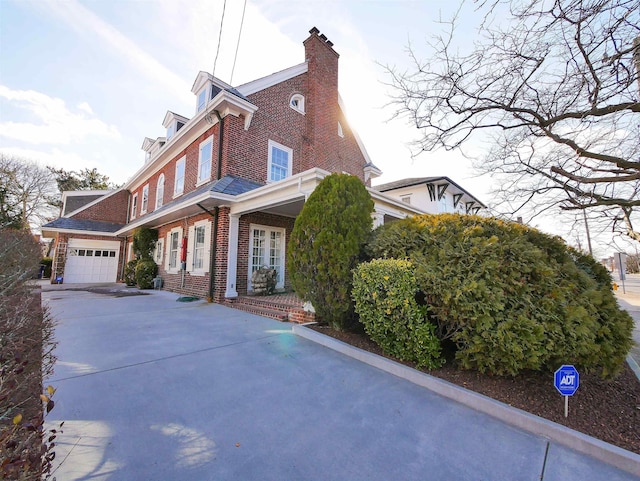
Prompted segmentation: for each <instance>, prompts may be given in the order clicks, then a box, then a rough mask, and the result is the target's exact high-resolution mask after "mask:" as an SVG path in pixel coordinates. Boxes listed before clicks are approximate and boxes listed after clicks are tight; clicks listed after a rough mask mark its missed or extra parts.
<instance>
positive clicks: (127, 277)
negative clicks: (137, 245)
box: [124, 259, 138, 287]
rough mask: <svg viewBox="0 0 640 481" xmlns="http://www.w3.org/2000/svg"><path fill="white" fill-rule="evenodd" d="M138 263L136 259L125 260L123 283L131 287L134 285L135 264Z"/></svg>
mask: <svg viewBox="0 0 640 481" xmlns="http://www.w3.org/2000/svg"><path fill="white" fill-rule="evenodd" d="M137 264H138V260H137V259H133V260H131V261H129V262H127V265H126V266H125V268H124V283H125V284H126V285H128V286H129V287H133V286H135V285H136V265H137Z"/></svg>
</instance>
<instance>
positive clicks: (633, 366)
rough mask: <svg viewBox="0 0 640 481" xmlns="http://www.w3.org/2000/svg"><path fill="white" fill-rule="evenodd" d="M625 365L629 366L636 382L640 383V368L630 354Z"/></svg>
mask: <svg viewBox="0 0 640 481" xmlns="http://www.w3.org/2000/svg"><path fill="white" fill-rule="evenodd" d="M627 364H629V367H630V368H631V370H632V371H633V373H634V374H635V375H636V377H637V378H638V381H640V366H638V363H637V362H636V360H635V359H634V358H633V357H631V354H629V355H628V356H627Z"/></svg>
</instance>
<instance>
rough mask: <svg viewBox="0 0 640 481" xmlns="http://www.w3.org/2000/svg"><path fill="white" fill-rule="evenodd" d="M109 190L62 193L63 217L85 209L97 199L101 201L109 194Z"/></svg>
mask: <svg viewBox="0 0 640 481" xmlns="http://www.w3.org/2000/svg"><path fill="white" fill-rule="evenodd" d="M111 192H112V191H111V190H79V191H76V190H73V191H65V192H63V193H62V204H63V206H64V210H63V212H62V215H63V216H66V215H68V214H70V213H72V212H75V211H77V210H80V209H82V208H83V207H87V206H88V205H89V204H91V203H95V201H97V200H98V199H101V198H102V197H104V196H105V195H107V194H110V193H111Z"/></svg>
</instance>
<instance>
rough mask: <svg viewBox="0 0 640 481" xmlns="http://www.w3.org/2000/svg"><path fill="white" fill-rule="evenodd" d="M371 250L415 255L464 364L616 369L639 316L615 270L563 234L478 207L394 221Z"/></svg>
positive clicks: (423, 285)
mask: <svg viewBox="0 0 640 481" xmlns="http://www.w3.org/2000/svg"><path fill="white" fill-rule="evenodd" d="M369 250H370V253H371V255H373V256H375V257H390V258H398V259H410V260H411V261H412V262H413V264H414V265H415V268H416V279H417V282H418V286H419V288H420V289H421V290H422V291H423V292H424V295H425V298H426V300H427V304H428V305H429V311H428V316H429V318H430V319H431V320H432V321H433V322H434V323H435V324H436V326H437V334H438V336H439V337H440V339H451V340H452V341H453V342H454V343H455V345H456V349H457V351H456V359H457V360H458V362H459V363H460V365H461V366H463V367H465V368H472V369H478V370H480V371H482V372H490V373H494V374H512V375H515V374H517V373H518V372H520V371H522V370H524V369H536V370H537V369H548V370H555V369H556V368H557V367H558V366H559V365H561V364H575V365H577V366H580V367H582V368H583V369H585V370H596V369H597V370H600V372H601V374H602V375H603V376H612V375H614V374H615V373H617V372H618V371H619V370H620V369H621V368H622V363H623V361H624V358H625V356H626V353H627V352H628V351H629V349H630V347H631V330H632V326H633V322H632V320H631V318H630V316H629V315H628V314H627V313H626V312H624V311H622V310H620V309H619V308H618V306H617V303H616V300H615V297H614V296H613V292H612V290H611V284H610V277H609V276H608V275H607V274H606V273H605V272H604V268H600V267H598V266H597V263H596V262H595V261H594V260H592V259H590V258H588V257H587V256H583V255H580V254H578V253H577V252H575V251H573V250H571V249H570V248H568V247H567V246H566V245H565V244H564V242H563V241H562V240H561V239H559V238H557V237H552V236H549V235H547V234H543V233H541V232H539V231H537V230H535V229H530V228H528V227H526V226H523V225H520V224H515V223H509V222H503V221H500V220H497V219H489V218H483V217H478V216H461V215H456V214H440V215H424V216H417V217H414V218H411V219H405V220H401V221H397V222H394V223H391V224H388V225H385V226H383V227H381V228H380V229H378V230H377V231H376V234H375V237H374V239H373V240H372V241H371V243H370V245H369Z"/></svg>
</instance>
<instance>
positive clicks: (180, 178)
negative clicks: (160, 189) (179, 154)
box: [174, 159, 184, 194]
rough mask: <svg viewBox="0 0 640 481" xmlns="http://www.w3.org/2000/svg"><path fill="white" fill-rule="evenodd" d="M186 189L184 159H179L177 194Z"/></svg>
mask: <svg viewBox="0 0 640 481" xmlns="http://www.w3.org/2000/svg"><path fill="white" fill-rule="evenodd" d="M183 190H184V159H181V160H179V161H178V162H177V163H176V181H175V188H174V193H175V194H182V192H183Z"/></svg>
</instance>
